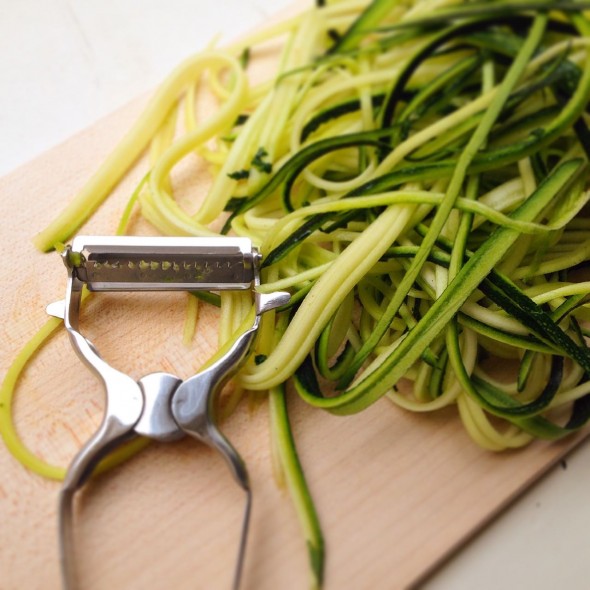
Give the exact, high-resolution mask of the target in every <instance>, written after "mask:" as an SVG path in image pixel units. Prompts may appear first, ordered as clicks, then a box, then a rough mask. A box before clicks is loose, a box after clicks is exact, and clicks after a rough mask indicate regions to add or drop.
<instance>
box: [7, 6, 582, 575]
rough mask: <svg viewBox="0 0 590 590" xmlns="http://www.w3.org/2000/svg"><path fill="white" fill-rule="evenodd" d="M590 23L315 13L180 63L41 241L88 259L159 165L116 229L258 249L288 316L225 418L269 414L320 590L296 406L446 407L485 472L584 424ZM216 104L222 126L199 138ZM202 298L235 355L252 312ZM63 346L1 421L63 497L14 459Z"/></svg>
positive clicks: (317, 538)
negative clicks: (205, 172) (88, 241)
mask: <svg viewBox="0 0 590 590" xmlns="http://www.w3.org/2000/svg"><path fill="white" fill-rule="evenodd" d="M588 8H590V6H589V5H588V3H584V2H578V3H573V2H562V3H552V2H548V1H545V2H543V1H539V2H527V3H507V2H499V1H498V2H479V1H477V0H476V1H474V2H469V3H461V2H456V1H453V0H437V1H436V2H432V1H431V2H428V1H415V2H409V3H403V4H402V3H397V2H391V1H390V0H373V1H372V2H368V1H359V0H354V1H351V0H347V1H341V2H338V1H335V2H330V3H328V4H326V5H324V3H323V2H322V3H320V2H318V5H317V6H315V7H313V8H311V9H309V10H307V11H306V12H304V13H303V14H301V15H298V16H296V17H293V18H291V19H288V20H286V21H284V22H282V23H278V24H276V25H273V26H271V27H269V28H268V29H266V30H263V31H261V32H257V33H255V34H254V35H252V36H250V37H249V38H246V39H243V40H241V41H240V42H239V43H236V44H234V45H232V46H230V47H227V48H215V47H211V48H209V49H208V50H207V51H204V52H203V53H201V54H199V55H197V56H195V57H192V58H189V59H188V60H186V61H185V62H184V63H183V64H181V65H180V66H179V68H178V69H177V70H175V71H174V72H173V73H172V74H171V76H170V78H169V79H168V80H167V81H165V82H164V84H163V85H162V87H161V88H160V89H159V90H158V91H157V93H156V94H155V96H154V98H153V99H152V101H151V102H150V103H149V105H148V106H147V108H146V110H145V111H144V113H143V114H142V115H141V116H140V118H139V119H138V120H137V122H136V124H135V125H134V126H133V128H132V129H131V130H130V131H129V133H128V134H127V135H126V136H125V138H124V139H123V140H122V141H121V143H120V144H119V145H118V146H117V147H116V148H115V150H114V151H113V152H112V154H111V155H110V156H109V157H108V158H107V160H106V161H105V162H104V163H103V164H102V166H101V167H100V168H99V170H98V172H97V173H96V175H95V176H94V177H92V178H91V179H90V181H89V182H88V184H87V185H86V186H85V187H84V188H83V189H82V191H81V192H80V193H79V194H78V195H77V196H76V197H75V199H74V200H73V201H72V202H71V204H70V205H69V206H68V207H67V208H66V209H65V210H64V211H63V212H62V213H61V214H60V215H59V216H58V217H57V218H56V219H55V220H54V221H53V222H52V223H50V224H49V225H48V227H47V228H46V229H45V230H43V231H42V232H41V233H40V234H39V235H37V236H36V237H35V240H34V241H35V244H36V245H37V247H38V248H40V249H41V250H44V251H47V250H50V249H52V248H54V247H56V245H57V244H58V243H60V242H63V241H65V240H66V239H67V238H68V237H70V236H72V235H73V234H74V233H75V232H76V230H77V228H78V227H80V225H81V224H82V223H83V222H85V221H86V220H87V218H88V217H89V216H90V215H91V214H92V212H93V211H94V210H95V209H96V208H97V207H98V206H99V205H100V204H101V203H102V202H103V200H104V199H105V198H107V196H108V195H109V194H110V192H111V191H112V189H113V188H114V187H115V186H116V185H117V183H118V182H119V181H120V180H121V178H122V177H123V175H124V174H126V172H127V171H128V170H129V169H130V168H131V167H132V166H134V165H135V162H136V160H138V158H139V156H140V155H141V154H142V153H144V152H145V151H146V150H148V149H149V170H148V171H147V175H146V176H145V178H144V180H143V181H142V183H141V184H140V185H139V186H138V188H137V191H136V193H135V195H134V196H133V197H132V199H131V201H130V203H129V205H128V207H127V209H126V210H125V212H124V213H123V221H122V225H121V228H124V227H125V226H126V225H127V221H128V220H129V217H130V215H131V210H132V209H136V210H138V211H139V214H140V215H142V216H143V217H144V218H145V219H146V220H147V221H148V222H149V223H151V224H152V225H153V226H154V227H155V228H156V229H158V230H159V231H160V232H162V233H165V234H169V235H218V234H220V233H222V234H223V233H228V232H231V233H233V234H237V235H240V236H245V237H248V238H250V239H252V241H253V242H254V244H255V245H256V246H257V247H258V248H260V251H261V252H262V254H263V257H264V259H263V271H262V272H263V284H262V286H261V287H260V291H261V292H270V291H273V290H277V289H288V290H289V291H290V292H291V294H292V298H291V302H290V303H289V304H288V305H286V306H285V307H283V308H281V309H279V310H277V311H276V312H271V313H268V314H266V315H265V316H264V317H263V319H262V325H261V334H260V337H259V339H258V342H257V345H256V350H255V351H254V354H253V356H252V358H251V359H250V360H249V361H248V362H247V363H246V364H245V366H244V367H243V368H242V369H241V371H240V372H239V373H238V375H237V376H236V377H235V388H234V390H233V392H232V393H231V395H230V397H229V398H228V399H227V400H226V404H225V406H224V407H223V408H222V414H223V415H227V414H229V413H231V412H232V411H233V410H234V408H235V407H236V406H237V405H238V403H239V401H240V399H241V398H242V397H243V396H244V395H246V394H248V395H252V396H255V395H258V396H260V395H262V394H260V393H257V392H269V395H270V406H271V420H272V429H271V430H272V432H273V441H274V442H273V448H274V451H275V459H276V460H277V463H278V464H279V468H278V470H277V471H278V473H282V475H281V478H282V480H283V481H284V482H285V483H286V485H287V487H288V488H289V489H290V491H291V494H292V496H293V499H294V502H295V505H296V506H297V512H298V514H299V516H300V518H301V522H302V527H303V530H304V534H305V536H306V539H307V543H308V547H309V548H310V563H311V570H312V586H316V587H319V585H320V584H321V580H322V575H323V573H322V572H323V569H322V568H323V541H322V538H321V531H320V528H319V523H318V519H317V515H316V513H315V511H314V508H313V505H312V503H311V497H310V494H309V490H308V489H307V487H306V484H305V480H304V478H303V473H302V470H301V465H300V464H299V461H298V459H297V455H296V452H295V447H294V441H293V437H292V434H291V431H290V427H289V422H288V416H287V404H286V398H287V397H288V396H289V395H291V394H292V393H293V391H292V389H294V390H295V391H296V392H297V393H298V394H299V395H300V396H301V398H302V399H303V400H305V402H307V403H309V404H311V405H312V406H314V407H318V408H323V409H325V410H328V411H330V412H333V413H335V414H350V413H354V412H358V411H361V410H362V409H364V408H366V407H367V406H369V405H370V404H372V403H374V402H376V401H377V400H380V399H381V398H385V399H387V400H389V401H390V402H392V404H393V405H395V406H398V407H399V408H403V410H406V411H413V412H430V411H437V410H440V409H442V408H448V407H454V408H456V415H457V419H459V420H461V421H462V422H463V424H464V426H465V430H466V432H467V434H468V435H469V436H470V437H471V438H472V439H473V440H474V441H475V442H476V443H477V444H479V445H481V446H482V447H484V448H486V449H490V450H493V451H501V450H504V449H514V448H518V447H522V446H524V445H527V444H529V443H530V442H531V441H532V440H534V439H535V438H543V439H550V440H552V439H559V438H561V437H563V436H566V435H568V434H570V433H572V432H575V431H577V430H579V429H580V428H581V427H583V426H584V425H585V424H586V423H587V421H588V420H589V419H590V403H589V401H590V386H589V385H588V381H589V378H590V350H589V349H588V346H587V343H586V336H587V335H588V331H587V330H586V328H585V327H584V325H583V322H585V321H587V320H588V319H590V282H589V281H587V280H585V277H584V268H585V267H587V265H588V262H589V260H590V218H588V216H587V208H586V205H587V203H588V201H589V199H590V186H589V185H588V170H589V167H588V158H589V157H590V130H589V128H588V124H589V118H590V115H589V114H588V108H587V107H588V97H589V96H590V20H589V19H588V17H587V16H586V14H587V13H585V12H584V10H585V9H588ZM279 42H280V46H281V50H280V56H279V57H278V59H277V61H276V67H275V69H274V71H272V72H271V73H270V74H269V73H267V74H266V77H264V76H261V75H260V73H259V72H258V73H256V74H252V73H251V65H250V64H249V63H248V60H249V59H254V60H255V59H256V56H257V52H261V53H263V52H264V51H265V50H266V48H267V45H268V44H269V43H270V44H271V46H272V47H273V48H274V49H275V50H276V45H277V43H279ZM273 44H274V45H273ZM245 50H246V51H245ZM252 69H254V68H252ZM200 96H207V97H208V98H209V99H211V100H214V101H215V102H216V104H217V108H216V109H215V110H214V111H213V112H212V113H207V114H206V116H204V115H202V114H201V113H200V111H199V105H200V102H199V97H200ZM195 156H197V157H199V158H201V159H202V160H203V161H204V162H206V163H207V164H208V165H209V166H210V168H211V170H212V171H213V175H212V180H211V183H210V186H209V187H208V191H207V193H206V195H205V196H204V198H202V199H200V200H197V199H193V200H192V201H190V203H189V201H187V199H186V198H185V197H184V198H183V200H182V206H181V204H180V203H181V201H180V200H179V199H178V197H179V195H178V194H177V193H176V189H175V186H174V169H175V168H176V167H177V166H178V165H179V164H181V163H182V162H184V161H185V160H186V159H187V158H194V157H195ZM187 203H189V204H187ZM121 231H124V229H121ZM197 296H198V297H199V298H202V299H205V300H208V301H209V302H211V301H214V302H215V303H216V304H218V305H220V306H221V315H220V318H221V319H220V327H219V346H220V348H222V349H223V347H226V346H228V343H229V342H231V340H232V338H233V337H234V336H235V334H236V332H237V331H239V330H240V327H241V326H243V325H244V323H245V322H247V321H248V319H249V317H250V315H251V314H252V309H251V302H250V301H249V300H248V299H247V298H245V297H244V295H243V294H236V293H227V292H224V293H222V294H221V297H216V296H212V295H206V294H197ZM190 302H191V303H190V304H189V308H188V317H187V322H186V325H185V341H187V342H188V341H190V340H191V338H192V336H193V333H194V331H195V323H196V321H197V299H196V298H195V297H192V296H191V298H190ZM201 304H203V302H199V305H201ZM56 327H57V326H56V325H54V324H53V323H51V324H48V326H47V327H45V328H43V330H42V331H41V332H40V333H39V335H38V336H37V337H36V338H35V339H33V341H31V343H29V344H28V345H27V347H26V349H25V351H24V352H23V353H21V355H20V356H19V357H18V358H17V360H16V361H15V365H14V367H13V369H11V372H10V374H9V376H8V377H7V379H6V380H5V383H4V386H3V390H2V393H1V394H0V397H1V398H2V399H1V400H0V401H2V406H1V407H0V419H1V420H2V434H3V436H4V438H5V440H6V442H7V444H8V446H9V447H10V449H11V450H12V451H13V453H14V454H15V455H16V456H17V458H19V460H21V461H23V462H24V463H26V464H27V466H29V467H30V468H32V469H34V470H36V471H37V472H39V473H41V474H42V475H46V476H49V477H55V478H58V477H61V476H62V475H63V470H60V468H55V467H49V466H45V465H41V464H39V462H38V460H37V459H36V458H35V457H34V456H33V455H32V454H31V453H30V451H26V452H25V450H23V449H24V447H22V445H21V446H19V445H20V443H18V437H17V436H16V431H15V429H14V427H13V425H12V422H11V418H10V403H11V399H12V395H13V390H14V386H15V383H16V379H17V377H18V373H19V372H20V369H21V368H22V367H23V366H24V365H25V364H26V363H27V362H28V361H29V359H30V358H31V356H32V354H34V351H35V350H36V348H37V347H38V346H40V345H41V343H42V342H43V341H44V339H45V338H46V337H47V336H48V335H49V332H51V331H53V330H54V329H55V328H56ZM506 359H508V360H509V362H506ZM494 363H495V364H494ZM500 364H502V365H503V370H502V375H501V378H498V377H496V376H494V374H495V373H494V370H493V367H494V366H495V367H497V366H499V365H500ZM490 367H492V368H490ZM288 385H289V387H290V388H291V389H290V388H289V387H287V386H288ZM566 414H567V415H568V416H569V417H567V418H565V419H564V418H563V416H564V415H566Z"/></svg>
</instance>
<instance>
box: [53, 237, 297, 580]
mask: <svg viewBox="0 0 590 590" xmlns="http://www.w3.org/2000/svg"><path fill="white" fill-rule="evenodd" d="M62 257H63V260H64V262H65V265H66V267H67V269H68V283H67V290H66V298H65V300H64V301H59V302H56V303H54V304H51V305H50V306H48V308H47V312H48V313H49V314H50V315H53V316H56V317H60V318H62V319H63V320H64V324H65V327H66V329H67V331H68V334H69V337H70V341H71V343H72V346H73V347H74V350H75V351H76V353H77V354H78V356H79V357H80V358H81V360H82V361H83V362H84V363H85V364H86V365H87V366H88V367H89V368H90V369H91V370H92V371H93V372H94V373H95V374H96V376H97V377H98V378H99V379H100V380H101V381H102V383H103V385H104V388H105V390H106V402H107V403H106V410H105V415H104V419H103V421H102V423H101V425H100V427H99V429H98V431H97V432H96V433H95V434H94V435H93V436H92V438H91V439H90V440H89V441H88V442H87V443H86V444H85V445H84V447H82V449H81V450H80V451H79V452H78V454H77V455H76V456H75V457H74V459H73V461H72V463H71V465H70V466H69V469H68V471H67V474H66V478H65V481H64V484H63V487H62V490H61V492H60V496H59V544H60V556H61V567H62V576H63V583H64V587H65V588H66V589H68V590H73V589H74V588H76V587H77V582H76V571H75V559H74V540H73V532H74V531H73V529H74V527H73V524H74V523H73V520H74V519H73V508H74V495H75V493H76V491H77V490H79V489H80V488H81V487H82V486H83V485H84V483H85V482H86V481H87V480H88V478H89V477H90V475H91V474H92V472H93V470H94V468H95V467H96V466H97V464H98V463H99V462H100V461H101V460H102V459H103V458H104V457H105V456H106V455H108V454H109V453H110V452H111V451H112V450H113V449H114V448H115V447H117V446H118V445H120V444H122V443H125V442H127V441H129V440H130V439H132V438H134V437H136V436H145V437H149V438H152V439H156V440H159V441H164V442H166V441H173V440H177V439H179V438H182V437H183V436H184V435H185V434H188V435H189V436H192V437H193V438H196V439H197V440H199V441H202V442H204V443H206V444H207V445H209V446H211V447H212V448H214V449H216V450H217V451H218V452H219V453H220V454H221V455H222V456H223V458H224V459H225V460H226V462H227V464H228V465H229V468H230V470H231V472H232V474H233V477H234V479H235V481H236V482H237V483H238V485H239V486H240V487H241V488H242V489H243V490H244V492H245V494H246V503H245V510H244V516H243V521H242V532H241V536H240V545H239V550H238V557H237V562H236V567H235V570H234V580H233V588H234V589H236V588H238V587H239V584H240V577H241V572H242V565H243V561H244V552H245V546H246V538H247V532H248V524H249V516H250V506H251V491H250V485H249V482H248V473H247V471H246V467H245V465H244V462H243V461H242V459H241V457H240V455H239V454H238V452H237V451H236V450H235V449H234V447H233V446H232V445H231V443H230V442H229V441H228V440H227V439H226V438H225V436H224V435H223V434H222V433H221V431H220V430H219V429H218V427H217V426H216V423H215V417H214V400H215V395H216V394H217V393H218V392H219V390H220V389H221V387H222V386H223V384H224V383H225V382H226V380H227V379H228V378H229V377H230V376H231V375H232V374H233V373H235V371H236V370H237V369H238V367H239V366H240V364H241V363H242V362H243V361H244V359H245V358H246V357H247V355H248V352H249V350H250V347H251V345H252V342H253V341H254V337H255V335H256V331H257V329H258V326H259V324H260V317H261V315H262V314H263V313H264V312H265V311H268V310H270V309H274V308H276V307H278V306H280V305H284V304H285V303H287V302H288V301H289V294H288V293H283V292H277V293H272V294H266V295H264V294H260V293H258V292H256V290H255V288H256V286H257V285H258V284H259V282H260V279H259V263H260V258H261V256H260V254H259V253H258V251H257V250H256V249H255V248H253V247H252V244H251V242H250V240H249V239H247V238H231V237H212V238H152V237H150V238H148V237H85V236H78V237H76V238H75V239H74V241H73V242H72V245H71V246H68V247H66V249H65V250H64V251H63V253H62ZM84 285H86V286H87V288H88V289H89V290H90V291H155V290H160V291H162V290H163V291H167V290H182V291H189V290H226V289H242V290H247V289H249V290H251V291H252V292H253V299H254V308H255V315H254V320H253V322H252V325H251V327H250V328H249V329H248V330H246V331H245V332H244V333H243V334H241V335H240V336H239V337H238V338H237V339H236V341H235V342H234V343H233V345H232V346H231V348H230V349H229V350H228V352H227V353H226V354H225V355H224V356H223V357H222V358H220V359H218V360H217V361H216V362H215V363H213V364H212V365H210V366H208V367H207V368H206V369H204V370H202V371H201V372H199V373H197V374H196V375H194V376H192V377H190V378H189V379H186V380H184V381H183V380H182V379H180V378H178V377H176V376H175V375H171V374H169V373H161V372H158V373H151V374H149V375H146V376H145V377H142V378H141V379H139V380H138V381H135V380H134V379H132V378H131V377H129V376H128V375H126V374H124V373H122V372H120V371H119V370H117V369H115V368H113V367H111V366H110V365H109V364H107V363H106V362H105V361H104V360H103V358H102V357H101V356H100V354H99V353H98V351H97V349H96V348H95V347H94V345H93V344H92V343H91V342H90V341H89V340H88V339H87V338H85V337H84V336H83V335H82V334H81V333H80V331H79V326H78V317H79V310H80V300H81V294H82V288H83V286H84Z"/></svg>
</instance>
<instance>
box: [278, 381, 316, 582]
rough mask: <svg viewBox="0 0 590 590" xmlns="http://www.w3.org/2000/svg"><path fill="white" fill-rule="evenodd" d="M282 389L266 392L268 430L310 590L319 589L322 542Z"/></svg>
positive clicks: (280, 387) (281, 387)
mask: <svg viewBox="0 0 590 590" xmlns="http://www.w3.org/2000/svg"><path fill="white" fill-rule="evenodd" d="M285 398H286V395H285V389H284V387H283V386H279V387H275V388H273V389H271V390H270V392H269V406H270V415H271V427H272V431H273V432H274V435H273V438H274V440H275V444H276V448H277V451H278V455H279V458H280V463H281V468H282V472H283V474H284V477H285V480H286V484H287V488H288V490H289V493H290V495H291V498H292V500H293V504H294V506H295V510H296V511H297V515H298V517H299V521H300V523H301V526H302V528H303V533H304V535H305V539H306V543H307V549H308V552H309V561H310V564H311V574H312V580H311V585H310V587H311V588H321V586H322V582H323V577H324V540H323V537H322V531H321V528H320V524H319V519H318V516H317V513H316V510H315V507H314V505H313V501H312V499H311V495H310V493H309V489H308V487H307V483H306V481H305V476H304V475H303V469H302V468H301V463H300V462H299V457H298V455H297V450H296V448H295V441H294V439H293V434H292V432H291V425H290V423H289V416H288V413H287V403H286V399H285Z"/></svg>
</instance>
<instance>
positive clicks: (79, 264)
mask: <svg viewBox="0 0 590 590" xmlns="http://www.w3.org/2000/svg"><path fill="white" fill-rule="evenodd" d="M258 256H259V254H258V252H257V251H256V250H255V249H254V248H252V245H251V241H250V240H249V239H247V238H230V237H204V238H198V237H190V238H181V237H172V238H170V237H139V236H91V237H88V236H78V237H76V238H75V239H74V241H73V242H72V245H71V248H70V250H69V252H68V255H67V256H65V257H64V260H65V261H66V264H68V265H69V266H71V267H72V268H73V269H74V271H75V274H76V277H77V278H78V279H79V280H80V281H82V282H83V283H85V284H86V285H87V287H88V289H89V290H90V291H170V290H182V291H191V290H195V291H197V290H206V291H216V290H235V289H240V290H245V289H250V288H251V286H252V282H253V280H254V277H255V271H254V265H255V258H256V257H258Z"/></svg>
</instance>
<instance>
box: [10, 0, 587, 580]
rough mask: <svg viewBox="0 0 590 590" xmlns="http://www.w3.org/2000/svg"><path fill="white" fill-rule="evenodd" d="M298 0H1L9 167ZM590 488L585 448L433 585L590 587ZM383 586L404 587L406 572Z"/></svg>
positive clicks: (474, 543)
mask: <svg viewBox="0 0 590 590" xmlns="http://www.w3.org/2000/svg"><path fill="white" fill-rule="evenodd" d="M289 4H292V0H217V1H214V0H100V1H97V0H69V1H68V0H0V56H1V57H0V132H1V135H0V174H4V173H7V172H9V171H11V170H12V169H13V168H15V167H17V166H18V165H19V164H21V163H24V162H26V161H28V160H30V159H31V158H33V157H34V156H36V155H38V154H39V153H41V152H43V151H44V150H46V149H48V148H50V147H52V146H54V145H56V144H57V143H59V142H60V141H62V140H64V139H66V138H67V137H69V136H70V135H72V134H73V133H75V132H76V131H79V130H81V129H83V128H85V127H87V126H88V125H90V124H92V123H93V122H95V121H96V120H98V119H99V118H101V117H102V116H104V115H106V114H108V113H109V112H111V111H112V110H114V109H116V108H117V107H119V106H121V105H123V104H125V103H126V102H128V101H129V100H131V99H133V98H134V97H136V96H138V95H140V94H142V93H144V92H146V91H148V90H150V89H152V88H153V87H154V86H155V85H156V84H157V83H158V82H159V81H160V80H161V79H162V78H163V77H164V76H165V75H166V74H167V72H169V71H170V70H171V69H172V68H173V67H174V66H175V65H176V64H177V63H178V62H179V61H180V60H181V59H183V58H184V57H186V56H188V55H190V54H191V53H193V52H194V51H196V50H198V49H200V48H203V47H204V46H205V45H206V44H207V43H208V42H209V41H210V40H211V39H212V38H213V36H214V35H216V34H217V33H220V32H223V37H222V38H223V39H226V40H230V39H232V38H234V37H236V36H237V35H239V34H240V33H241V32H244V31H246V30H248V29H249V28H252V27H253V26H255V25H256V24H258V23H260V22H263V21H264V20H265V18H266V17H267V16H268V15H269V14H272V13H274V12H276V11H278V10H280V9H281V8H282V7H284V6H287V5H289ZM301 4H302V6H305V5H307V4H308V3H307V2H301ZM589 494H590V445H589V444H585V445H583V446H582V448H581V449H580V450H578V451H576V452H575V453H574V454H573V455H572V456H571V457H569V458H568V459H567V468H564V467H563V466H558V467H556V468H555V469H554V470H553V471H552V472H551V473H550V474H549V475H548V476H547V477H545V478H544V479H543V480H542V481H541V482H540V483H539V484H538V485H536V486H535V487H534V488H533V489H531V490H530V491H529V492H528V493H527V494H526V495H525V496H524V497H522V498H521V499H520V500H519V501H518V502H517V503H516V504H515V505H513V506H512V507H511V508H510V509H509V510H507V511H506V512H505V513H504V514H503V515H502V516H501V517H500V518H498V519H497V520H496V521H495V522H494V523H493V524H492V525H491V526H489V527H487V528H486V529H485V530H484V531H483V533H482V534H480V535H478V536H477V537H476V538H475V539H474V540H473V541H471V542H470V543H469V545H468V546H467V547H465V548H464V549H463V550H462V551H461V552H460V553H459V554H457V555H456V556H455V557H454V558H453V559H452V560H451V561H450V562H449V563H448V564H447V565H446V566H445V567H444V568H443V569H441V570H439V571H438V572H437V573H436V574H435V575H434V576H433V577H432V578H431V580H430V581H429V582H428V583H427V584H426V585H425V586H424V588H425V589H427V590H463V589H476V588H477V589H478V590H495V589H498V588H503V589H505V590H512V589H515V590H528V589H531V590H533V589H534V590H550V589H551V590H554V589H555V588H557V587H560V588H563V589H564V590H565V589H568V590H578V589H579V590H585V589H587V588H590V575H588V574H587V572H588V560H589V556H588V548H589V546H590V505H589V503H588V496H589ZM400 542H403V540H401V539H400ZM0 550H1V549H0ZM389 550H391V549H389ZM0 586H1V582H0ZM383 587H384V588H389V587H391V588H395V573H394V572H392V579H391V582H390V583H388V582H386V581H385V580H384V586H383ZM7 590H9V589H7ZM10 590H12V589H10ZM344 590H348V589H344Z"/></svg>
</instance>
